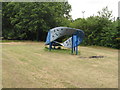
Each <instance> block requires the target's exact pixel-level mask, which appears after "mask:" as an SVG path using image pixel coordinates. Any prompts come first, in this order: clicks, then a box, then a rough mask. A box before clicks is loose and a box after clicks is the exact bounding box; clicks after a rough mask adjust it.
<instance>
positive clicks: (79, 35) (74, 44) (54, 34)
mask: <svg viewBox="0 0 120 90" xmlns="http://www.w3.org/2000/svg"><path fill="white" fill-rule="evenodd" d="M65 35H71V37H70V38H68V39H67V40H66V41H64V42H63V43H59V42H57V41H55V40H57V39H58V38H60V37H62V36H65ZM83 38H84V32H83V31H82V30H80V29H75V28H69V27H56V28H53V29H50V30H49V32H48V34H47V38H46V42H45V45H49V50H51V49H52V46H64V47H67V48H72V51H71V53H72V54H74V53H76V55H77V54H78V45H79V44H80V43H81V42H82V40H83Z"/></svg>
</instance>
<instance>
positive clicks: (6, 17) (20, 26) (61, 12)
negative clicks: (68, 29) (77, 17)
mask: <svg viewBox="0 0 120 90" xmlns="http://www.w3.org/2000/svg"><path fill="white" fill-rule="evenodd" d="M70 11H71V6H70V5H69V4H68V3H67V2H32V3H31V2H22V3H19V2H9V3H6V2H4V3H3V37H4V39H25V40H45V36H46V34H47V32H48V30H49V29H50V28H54V27H57V26H68V25H69V23H70V21H69V20H68V19H70V17H71V16H70V15H69V12H70Z"/></svg>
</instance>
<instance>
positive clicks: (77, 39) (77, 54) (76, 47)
mask: <svg viewBox="0 0 120 90" xmlns="http://www.w3.org/2000/svg"><path fill="white" fill-rule="evenodd" d="M77 43H78V35H76V55H78V46H77Z"/></svg>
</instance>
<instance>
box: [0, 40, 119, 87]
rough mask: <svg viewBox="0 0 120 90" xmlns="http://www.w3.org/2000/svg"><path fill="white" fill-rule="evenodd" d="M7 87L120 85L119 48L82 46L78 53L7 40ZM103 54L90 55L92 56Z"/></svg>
mask: <svg viewBox="0 0 120 90" xmlns="http://www.w3.org/2000/svg"><path fill="white" fill-rule="evenodd" d="M1 44H2V66H3V67H2V83H3V87H4V88H27V87H29V88H117V87H118V50H117V49H110V48H105V47H93V46H92V47H90V46H89V47H84V46H80V47H79V51H80V54H79V55H71V54H70V52H69V50H68V51H67V52H68V53H67V52H65V53H62V52H58V51H52V52H50V51H48V50H45V46H44V43H43V42H39V43H38V42H4V43H1ZM95 55H97V56H104V57H103V58H89V57H90V56H95Z"/></svg>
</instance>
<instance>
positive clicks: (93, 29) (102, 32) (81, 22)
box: [70, 7, 120, 49]
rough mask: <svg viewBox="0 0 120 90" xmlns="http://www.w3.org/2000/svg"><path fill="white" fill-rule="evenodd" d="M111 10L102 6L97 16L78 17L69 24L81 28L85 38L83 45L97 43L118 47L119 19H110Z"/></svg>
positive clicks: (119, 36)
mask: <svg viewBox="0 0 120 90" xmlns="http://www.w3.org/2000/svg"><path fill="white" fill-rule="evenodd" d="M111 17H112V12H111V11H108V8H107V7H106V8H103V9H102V11H99V12H98V16H90V17H88V18H86V19H84V18H79V19H76V20H75V21H74V22H72V23H71V24H70V26H71V27H73V28H80V29H83V30H84V32H85V39H84V42H83V45H98V46H106V47H112V48H119V49H120V43H118V42H119V41H120V24H119V23H120V19H119V18H118V19H117V20H116V21H113V20H112V19H111Z"/></svg>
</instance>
